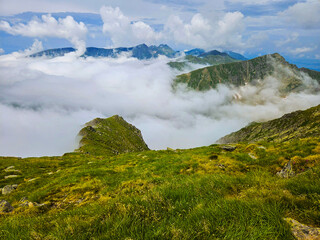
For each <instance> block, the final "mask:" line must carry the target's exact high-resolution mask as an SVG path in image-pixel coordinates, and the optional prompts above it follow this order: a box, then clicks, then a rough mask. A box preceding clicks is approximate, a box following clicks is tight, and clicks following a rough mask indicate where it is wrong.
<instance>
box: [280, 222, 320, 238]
mask: <svg viewBox="0 0 320 240" xmlns="http://www.w3.org/2000/svg"><path fill="white" fill-rule="evenodd" d="M284 220H285V221H286V222H287V223H289V225H290V227H291V231H292V233H293V235H294V236H295V237H296V239H298V240H307V239H308V240H316V239H320V228H315V227H309V226H307V225H304V224H302V223H299V222H298V221H296V220H294V219H292V218H285V219H284Z"/></svg>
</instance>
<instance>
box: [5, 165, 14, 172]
mask: <svg viewBox="0 0 320 240" xmlns="http://www.w3.org/2000/svg"><path fill="white" fill-rule="evenodd" d="M14 168H15V166H10V167H7V168H6V169H5V171H6V170H10V169H14Z"/></svg>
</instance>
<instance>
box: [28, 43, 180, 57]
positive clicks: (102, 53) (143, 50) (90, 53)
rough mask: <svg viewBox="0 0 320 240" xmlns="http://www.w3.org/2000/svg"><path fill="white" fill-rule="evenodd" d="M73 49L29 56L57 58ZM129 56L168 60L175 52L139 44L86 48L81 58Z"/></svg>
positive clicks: (59, 49) (48, 51)
mask: <svg viewBox="0 0 320 240" xmlns="http://www.w3.org/2000/svg"><path fill="white" fill-rule="evenodd" d="M75 51H76V49H74V48H55V49H48V50H45V51H41V52H38V53H35V54H32V55H30V57H42V56H46V57H59V56H63V55H65V54H67V53H71V52H75ZM124 53H127V54H130V55H131V56H132V57H134V58H138V59H140V60H142V59H150V58H154V57H158V56H159V55H164V56H167V57H169V58H172V57H175V56H176V54H177V52H176V51H174V50H173V49H172V48H170V47H169V46H168V45H166V44H160V45H159V46H150V47H148V46H147V45H146V44H140V45H137V46H135V47H128V48H127V47H119V48H111V49H106V48H96V47H88V48H87V49H86V51H85V53H84V54H83V55H82V56H83V57H112V58H116V57H118V56H119V55H121V54H124Z"/></svg>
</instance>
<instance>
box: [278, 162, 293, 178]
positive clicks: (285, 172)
mask: <svg viewBox="0 0 320 240" xmlns="http://www.w3.org/2000/svg"><path fill="white" fill-rule="evenodd" d="M277 176H279V177H281V178H290V177H293V176H295V173H294V171H293V169H292V161H291V160H290V161H289V162H288V163H287V164H286V165H285V166H284V168H283V169H281V171H280V172H277Z"/></svg>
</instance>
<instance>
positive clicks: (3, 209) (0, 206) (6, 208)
mask: <svg viewBox="0 0 320 240" xmlns="http://www.w3.org/2000/svg"><path fill="white" fill-rule="evenodd" d="M12 211H13V207H12V206H11V204H10V203H8V202H7V201H6V200H1V201H0V213H9V212H12Z"/></svg>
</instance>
